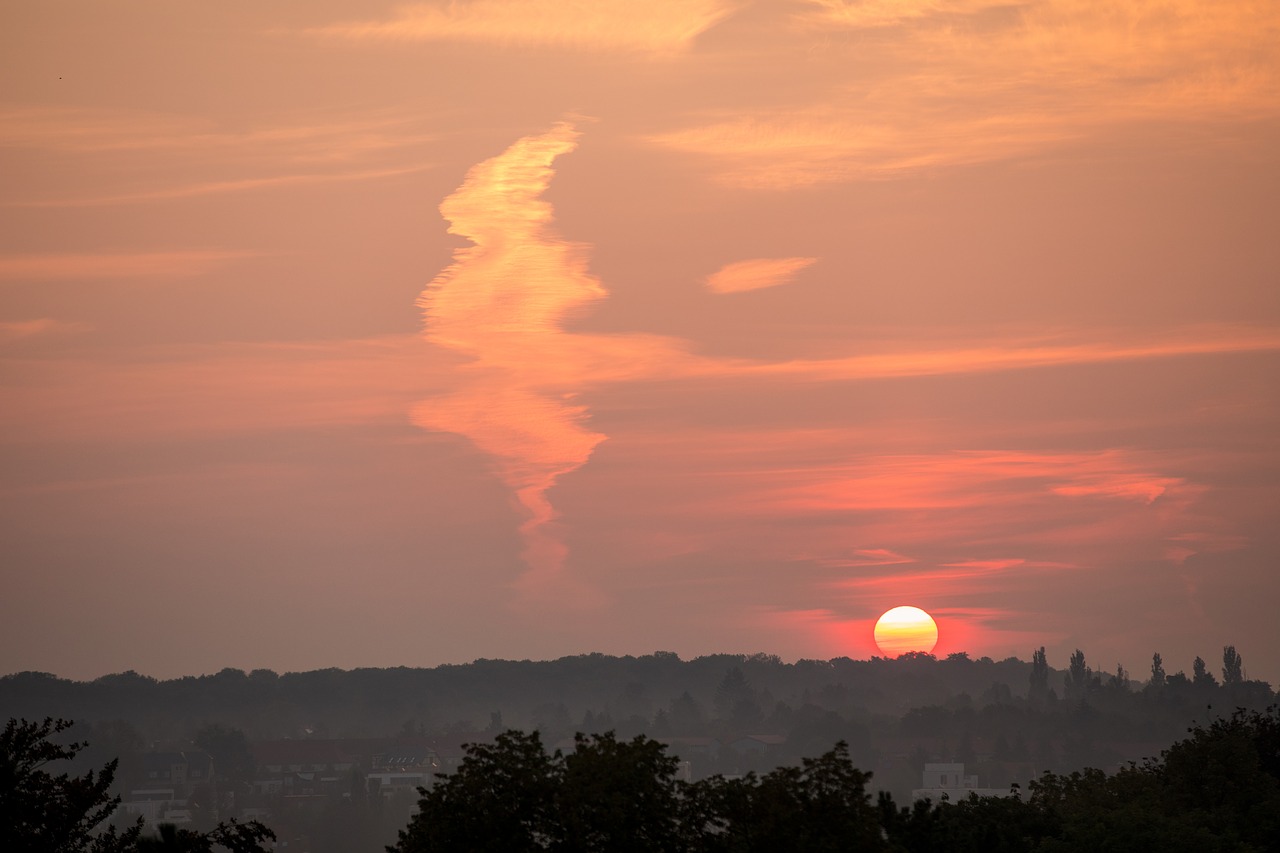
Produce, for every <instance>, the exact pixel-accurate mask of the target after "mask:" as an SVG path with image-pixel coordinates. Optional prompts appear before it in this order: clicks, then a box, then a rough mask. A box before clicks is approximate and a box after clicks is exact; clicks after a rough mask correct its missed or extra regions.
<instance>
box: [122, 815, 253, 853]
mask: <svg viewBox="0 0 1280 853" xmlns="http://www.w3.org/2000/svg"><path fill="white" fill-rule="evenodd" d="M156 831H157V834H156V835H154V836H143V837H142V838H139V839H138V842H137V846H136V847H135V848H133V849H135V850H136V851H137V853H213V850H214V846H215V845H217V846H218V847H219V848H225V849H226V850H229V851H231V853H267V851H268V848H267V847H265V846H264V845H265V844H266V842H268V841H275V838H276V835H275V833H274V832H272V831H271V830H270V829H268V828H267V827H265V826H263V825H262V824H260V823H258V822H257V821H256V820H255V821H249V822H248V823H237V822H236V820H235V818H232V819H231V821H230V822H228V823H220V824H218V825H217V827H216V828H214V829H213V830H212V831H210V832H196V831H194V830H190V829H179V828H178V827H176V826H174V825H173V824H171V823H162V824H160V825H159V826H157V827H156Z"/></svg>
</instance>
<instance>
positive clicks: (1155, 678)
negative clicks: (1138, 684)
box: [1149, 652, 1165, 690]
mask: <svg viewBox="0 0 1280 853" xmlns="http://www.w3.org/2000/svg"><path fill="white" fill-rule="evenodd" d="M1164 679H1165V675H1164V660H1163V659H1162V658H1161V657H1160V653H1159V652H1156V653H1155V654H1153V655H1152V656H1151V681H1150V682H1149V683H1150V685H1151V686H1152V687H1154V688H1156V689H1157V690H1158V689H1160V688H1161V687H1164Z"/></svg>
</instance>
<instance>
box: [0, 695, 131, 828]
mask: <svg viewBox="0 0 1280 853" xmlns="http://www.w3.org/2000/svg"><path fill="white" fill-rule="evenodd" d="M71 725H72V723H71V722H70V721H69V720H54V719H52V718H46V719H45V720H44V722H41V723H35V722H30V721H28V720H9V722H8V724H7V725H6V726H5V728H4V734H3V735H0V833H3V835H0V840H2V842H3V843H0V847H3V849H5V850H7V851H11V853H28V851H30V853H37V851H41V853H43V851H48V853H54V851H57V853H78V851H88V853H116V851H126V850H131V849H133V844H134V843H135V842H136V840H137V838H138V834H139V832H140V831H141V830H140V828H139V827H138V826H133V827H130V828H128V829H126V830H124V831H123V832H121V831H118V830H117V829H116V828H115V827H107V828H105V830H103V831H101V832H95V830H97V828H98V826H99V825H100V824H103V823H104V822H105V821H106V820H107V818H108V817H110V816H111V813H112V812H113V811H114V810H115V808H116V806H117V805H118V804H119V802H120V799H119V798H118V797H112V796H111V795H110V794H109V793H108V791H109V790H110V788H111V782H112V779H113V778H114V777H115V771H116V762H115V761H111V762H109V763H108V764H107V765H106V766H105V767H103V768H102V769H101V770H100V771H98V772H96V773H95V772H94V771H92V770H90V771H89V772H88V773H85V774H84V775H83V776H71V775H69V774H67V773H61V774H59V775H56V776H55V775H53V774H52V773H50V772H49V771H48V770H47V769H46V766H47V765H49V764H51V763H53V762H58V761H69V760H71V759H73V758H75V756H76V753H78V752H79V751H80V750H81V749H83V748H84V746H85V744H83V743H70V744H67V745H65V746H64V745H61V744H58V743H56V742H55V741H54V740H52V738H54V737H56V736H57V735H59V734H61V733H62V732H64V731H66V730H67V729H69V728H71Z"/></svg>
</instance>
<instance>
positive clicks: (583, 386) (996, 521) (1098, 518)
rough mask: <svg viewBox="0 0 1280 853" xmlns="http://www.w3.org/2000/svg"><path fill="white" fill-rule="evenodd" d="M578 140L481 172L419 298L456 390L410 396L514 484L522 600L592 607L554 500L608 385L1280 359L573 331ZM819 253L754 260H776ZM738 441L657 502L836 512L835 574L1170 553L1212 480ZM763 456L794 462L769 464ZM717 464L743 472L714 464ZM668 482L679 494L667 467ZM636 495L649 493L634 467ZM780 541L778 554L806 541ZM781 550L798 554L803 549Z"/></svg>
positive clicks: (1009, 342)
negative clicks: (820, 351)
mask: <svg viewBox="0 0 1280 853" xmlns="http://www.w3.org/2000/svg"><path fill="white" fill-rule="evenodd" d="M577 140H578V132H577V130H576V129H575V128H574V127H573V126H572V125H570V124H567V123H562V124H559V125H556V126H555V127H553V128H551V129H550V130H549V131H547V132H546V133H542V134H536V135H533V136H528V137H525V138H522V139H520V140H517V141H516V142H515V143H514V144H512V145H511V146H510V147H509V148H508V149H507V150H506V151H504V152H502V153H501V154H499V155H498V156H496V157H493V158H491V159H489V160H486V161H484V162H482V163H480V164H478V165H476V166H475V167H473V168H472V169H471V170H470V172H468V174H467V176H466V178H465V180H464V181H463V183H462V185H461V186H460V187H459V188H458V189H457V190H456V191H455V192H454V193H452V194H451V195H450V196H449V197H448V198H446V199H445V200H444V202H443V203H442V204H441V206H440V209H441V213H442V214H443V215H444V217H445V219H447V220H448V221H449V223H450V225H449V231H450V232H451V233H453V234H457V235H459V236H462V237H465V238H467V239H468V240H469V241H470V242H471V245H470V246H468V247H466V248H462V249H459V250H457V251H456V252H455V255H454V260H453V263H452V264H451V265H450V266H449V267H448V268H446V269H445V270H444V271H443V272H441V273H440V274H439V275H438V276H437V277H436V278H435V280H434V281H432V282H431V284H430V285H428V286H427V288H426V289H425V290H424V291H423V293H422V296H421V305H422V307H423V309H424V319H425V328H424V332H423V339H424V340H425V341H426V342H428V343H430V344H432V345H434V346H435V347H438V348H441V349H444V350H448V351H451V352H454V353H456V354H458V355H459V356H461V357H464V358H466V359H467V361H466V363H464V364H462V365H460V366H459V367H458V368H457V369H456V370H455V371H454V377H455V382H454V385H453V387H452V390H451V391H450V392H449V393H445V394H441V395H438V396H433V397H431V398H429V399H424V400H423V401H422V402H421V403H420V404H418V405H417V406H416V407H415V408H414V409H413V421H414V423H415V424H417V425H418V426H420V427H422V428H424V429H427V430H432V431H444V432H451V433H455V434H457V435H461V436H464V437H465V438H467V439H468V440H469V441H470V442H471V443H472V444H473V445H474V446H475V447H476V448H477V449H478V450H480V451H481V452H482V453H484V454H485V455H486V456H487V457H488V458H489V460H490V461H491V464H492V466H493V470H494V472H495V473H496V475H497V476H498V477H499V478H501V480H502V481H503V483H504V484H505V485H506V486H507V487H508V489H510V491H511V494H512V495H513V498H514V501H515V503H516V505H517V507H518V508H519V511H520V513H521V515H522V521H521V527H520V530H521V534H522V536H523V538H524V545H525V550H524V559H525V563H526V566H527V572H526V573H525V575H524V577H523V578H522V585H521V586H522V589H524V590H525V591H526V592H527V593H528V594H530V595H535V596H537V595H540V596H542V597H544V598H555V599H557V600H561V601H566V600H567V601H570V602H578V603H583V602H586V601H590V600H593V599H592V592H591V591H590V590H588V589H586V588H585V587H583V586H582V585H581V583H580V582H579V581H577V580H575V579H573V578H571V577H570V573H569V572H568V571H567V570H566V559H567V554H568V551H567V547H566V544H565V539H564V537H563V531H562V530H561V528H560V527H559V523H558V512H557V509H556V507H555V506H554V505H553V503H552V500H551V494H552V490H553V488H554V487H555V486H556V484H557V482H559V481H560V480H561V479H562V478H564V477H566V476H567V475H568V474H570V473H572V472H575V471H577V470H579V469H580V468H581V467H582V466H584V465H585V464H586V463H587V461H588V460H589V459H591V457H592V455H593V454H594V453H595V451H596V448H597V447H598V446H599V444H600V443H601V442H602V441H604V440H605V435H604V433H603V432H602V431H600V430H598V429H596V428H593V427H592V426H590V425H589V424H588V422H587V418H588V415H589V412H588V410H587V407H586V404H585V403H584V402H582V401H584V400H586V399H587V398H586V396H585V395H586V394H587V393H589V392H592V391H598V390H599V389H601V388H602V387H604V386H609V385H614V384H618V383H630V382H641V381H643V382H651V381H654V380H658V381H661V382H663V383H666V384H667V385H668V387H670V385H671V384H672V383H681V382H684V383H690V384H691V387H695V388H696V387H700V386H698V384H697V383H700V382H715V383H724V382H734V381H740V382H743V383H749V384H751V385H752V386H753V387H758V385H759V383H760V382H762V381H765V380H770V379H774V380H778V381H780V382H786V383H789V384H793V385H794V384H795V383H797V382H813V383H820V382H831V383H848V382H859V381H866V380H885V379H895V378H910V377H922V376H945V375H952V374H978V373H991V372H1000V371H1013V370H1031V369H1038V368H1045V367H1061V366H1065V365H1093V364H1104V363H1117V362H1124V361H1133V360H1140V359H1164V358H1181V357H1187V356H1197V355H1198V356H1207V355H1219V354H1230V353H1246V352H1249V353H1251V352H1275V351H1280V332H1278V331H1277V330H1273V329H1265V328H1257V329H1241V328H1235V327H1222V328H1203V329H1184V330H1174V331H1169V332H1164V333H1162V334H1159V335H1152V336H1151V337H1150V338H1148V339H1142V338H1135V336H1134V334H1133V333H1132V332H1127V333H1125V334H1124V335H1119V334H1117V335H1116V336H1115V337H1116V338H1117V340H1120V341H1121V342H1115V341H1110V340H1093V341H1076V342H1065V343H1064V342H1046V341H1044V340H1043V339H1029V338H1015V337H1010V338H1009V339H1006V340H998V341H989V340H988V341H984V342H982V343H978V344H973V345H965V344H950V345H947V346H938V347H937V348H929V347H927V346H921V345H919V344H918V343H917V342H913V343H912V345H901V346H900V347H898V348H893V347H892V346H888V347H884V345H881V346H882V347H884V349H882V351H880V352H864V353H862V354H858V355H851V356H844V357H834V358H828V359H802V360H792V361H774V362H767V361H748V360H744V359H729V358H716V357H710V356H701V355H698V354H696V353H692V352H691V351H690V350H689V348H688V347H687V345H686V344H684V343H682V342H681V341H678V340H674V339H670V338H663V337H659V336H653V335H625V334H587V333H582V332H577V331H572V330H569V329H567V328H566V324H567V323H568V321H569V320H571V319H572V318H574V317H576V316H579V315H580V314H581V313H582V312H584V311H586V310H587V309H589V308H590V307H591V306H592V305H593V304H595V303H597V302H598V301H599V300H600V299H601V298H602V297H603V296H604V294H605V288H604V286H603V284H602V283H601V281H600V280H599V279H598V278H596V277H595V276H594V275H592V274H591V272H590V270H589V265H588V260H589V259H588V252H587V248H586V247H585V246H583V245H580V244H577V243H573V242H570V241H568V240H566V239H565V238H564V237H563V236H561V235H560V234H559V233H558V232H557V231H556V230H555V229H554V227H553V221H554V210H553V208H552V206H551V204H550V203H549V202H547V201H546V200H545V198H544V197H543V196H544V193H545V192H546V190H547V189H548V187H549V186H550V183H551V181H552V178H553V177H554V171H555V163H556V161H557V159H558V158H559V157H562V156H564V155H566V154H568V153H570V152H572V151H573V150H574V149H575V147H576V145H577ZM808 261H809V259H807V258H792V259H781V261H779V260H777V259H762V260H761V261H757V262H752V263H764V264H781V265H782V266H784V267H785V266H788V265H794V266H801V265H803V264H804V263H807V262H808ZM775 269H776V267H775ZM1094 334H1098V333H1097V332H1095V333H1094ZM719 387H721V388H723V387H724V386H723V385H721V386H719ZM784 417H785V415H784ZM887 428H888V427H886V429H887ZM691 434H692V433H691V431H689V430H687V429H686V430H684V431H683V433H682V434H681V436H678V437H676V438H675V439H672V438H671V437H670V436H660V437H658V438H657V439H656V440H657V441H659V442H661V441H663V440H666V441H668V442H670V441H673V440H674V441H680V440H682V438H683V437H684V436H689V435H691ZM741 438H742V439H743V440H742V441H741V442H737V441H736V440H735V436H733V435H730V434H728V433H726V432H724V431H723V430H721V431H716V432H714V433H707V434H701V435H695V436H694V437H693V439H692V440H693V442H694V445H696V447H692V446H691V447H687V448H677V449H676V450H675V451H674V452H677V453H678V452H680V451H681V450H688V451H689V452H691V453H696V456H697V462H696V463H691V467H690V469H689V470H690V472H692V473H691V474H690V478H691V479H690V482H689V488H688V490H687V493H685V492H683V491H682V492H680V493H679V494H669V495H667V496H666V497H665V498H663V500H665V501H666V503H665V504H664V507H665V511H671V507H673V506H679V507H680V508H681V509H682V510H684V509H688V510H689V513H690V514H696V515H698V517H700V518H706V517H713V516H716V515H720V516H724V515H726V514H731V515H732V516H733V517H734V518H735V519H737V520H739V521H740V520H741V519H744V518H750V519H756V520H757V521H758V522H759V526H760V528H761V529H762V530H763V529H764V528H767V527H768V526H769V525H771V524H775V523H789V524H793V523H799V522H797V520H798V519H803V524H805V525H807V527H809V528H813V529H817V528H819V527H821V525H823V524H829V525H832V527H833V530H832V532H831V534H830V535H828V534H827V533H826V532H823V533H822V534H821V536H820V537H817V538H815V540H814V544H813V548H812V552H811V553H808V554H806V555H805V556H803V557H802V558H801V559H804V560H806V561H808V562H809V563H811V564H814V565H817V566H821V567H823V568H824V569H826V570H830V569H832V568H835V569H846V570H857V569H859V568H863V567H866V568H880V569H882V570H883V567H885V566H895V565H898V564H902V563H911V564H913V565H914V569H915V570H918V571H926V572H934V573H940V574H937V577H936V580H938V581H939V582H940V583H941V582H945V581H946V580H947V579H948V578H953V577H960V576H962V575H966V574H973V573H975V572H986V573H990V572H991V571H994V570H996V568H997V567H1012V566H1013V564H1012V563H997V562H992V561H1006V560H1010V559H1013V558H1009V557H1008V556H1007V554H1008V552H1007V551H1006V552H1005V553H1001V554H991V553H990V543H991V542H992V541H1000V542H1002V543H1004V544H1005V546H1006V547H1018V548H1025V550H1026V553H1025V554H1020V555H1019V556H1018V557H1017V558H1016V559H1018V560H1024V561H1026V562H1025V563H1024V564H1020V565H1021V566H1022V567H1023V568H1026V567H1029V566H1035V567H1038V568H1044V569H1045V570H1047V569H1048V567H1049V566H1050V563H1054V564H1055V565H1064V564H1066V563H1067V562H1068V560H1065V559H1064V560H1051V559H1050V558H1049V556H1048V555H1047V554H1046V553H1045V551H1046V549H1059V550H1061V551H1063V553H1069V554H1070V555H1071V557H1070V558H1069V562H1070V563H1072V564H1076V563H1084V562H1087V561H1088V559H1090V558H1091V557H1092V555H1094V554H1096V549H1098V548H1102V547H1106V548H1113V549H1115V548H1116V547H1117V546H1119V545H1121V544H1123V543H1124V542H1130V543H1137V544H1136V545H1135V546H1134V548H1136V550H1137V551H1138V552H1139V556H1144V557H1145V556H1150V552H1151V549H1152V548H1153V547H1154V548H1157V550H1158V548H1160V547H1166V546H1167V545H1168V537H1170V536H1172V535H1176V534H1177V533H1180V532H1182V531H1184V530H1186V529H1188V525H1190V524H1192V522H1193V521H1194V519H1192V518H1191V517H1190V516H1189V515H1188V512H1189V508H1190V507H1191V506H1192V504H1193V503H1194V501H1195V500H1196V498H1197V497H1198V496H1199V495H1200V494H1201V492H1202V491H1203V489H1202V487H1200V486H1199V485H1197V484H1196V483H1193V482H1191V481H1189V480H1188V479H1187V478H1185V477H1183V476H1180V475H1178V474H1175V473H1170V472H1168V471H1166V470H1164V469H1163V467H1162V464H1161V463H1159V462H1157V461H1154V460H1153V459H1151V458H1148V457H1144V456H1141V455H1139V454H1135V453H1133V452H1131V451H1128V450H1126V449H1125V448H1122V447H1109V448H1107V449H1101V450H1088V451H1043V452H1034V451H1026V450H1008V449H981V448H980V449H973V450H968V451H964V450H955V449H952V448H950V447H948V448H945V449H941V450H938V449H933V448H931V449H930V451H929V452H919V451H916V452H912V451H911V449H910V447H911V446H910V444H909V442H908V443H905V444H902V446H903V448H904V452H902V453H897V454H885V455H881V456H867V455H863V454H858V453H856V452H849V451H847V450H846V451H838V455H837V456H836V457H835V458H834V459H833V457H832V455H831V453H830V452H822V451H815V453H814V454H813V455H814V459H815V461H814V462H812V464H809V463H800V464H797V463H796V461H795V458H794V454H793V452H792V451H793V449H794V448H795V447H796V446H804V447H811V446H812V445H813V443H814V442H815V441H821V442H825V443H826V444H828V445H831V446H832V447H828V448H826V450H832V448H833V447H837V446H846V447H847V446H849V445H850V444H851V443H853V444H856V442H857V439H858V435H857V434H856V433H851V432H850V431H849V430H840V429H833V430H829V431H822V430H813V429H809V430H803V429H802V430H789V429H786V428H783V429H780V430H778V431H776V432H775V433H774V434H772V435H763V436H762V435H760V434H759V433H758V431H757V432H753V433H752V434H751V435H744V436H741ZM699 442H701V443H699ZM833 452H837V451H833ZM771 454H772V455H776V456H777V458H778V459H780V460H783V461H782V462H781V463H780V464H781V465H782V466H783V467H778V468H771V467H770V466H769V464H768V463H766V462H762V456H763V457H764V458H765V459H769V458H771ZM746 460H749V461H746ZM744 464H745V465H746V468H745V470H744V468H743V467H742V466H743V465H744ZM726 470H728V472H729V473H731V474H732V475H734V476H731V477H729V478H718V477H716V474H719V473H725V472H726ZM664 484H665V486H666V487H667V488H668V489H669V486H670V480H669V479H668V480H666V481H664ZM629 487H630V488H633V489H640V488H643V487H644V484H643V481H642V478H640V479H633V480H632V481H630V486H629ZM632 520H634V519H632ZM925 521H927V525H926V524H922V522H925ZM677 526H678V525H677ZM837 527H838V528H839V530H838V532H837V531H836V530H835V528H837ZM735 531H737V532H736V533H735V535H736V536H738V537H739V539H740V541H739V542H738V543H736V545H735V546H734V547H742V548H744V549H748V550H749V549H750V548H755V547H756V546H757V545H761V543H763V545H761V547H762V548H764V549H765V550H762V551H760V552H759V553H757V554H755V555H754V556H756V557H759V555H760V553H765V551H766V550H767V548H768V547H774V546H776V543H774V545H773V546H770V545H768V543H767V542H764V540H767V539H768V534H767V532H761V533H759V534H758V535H757V533H755V532H754V531H753V532H752V533H749V534H746V535H742V534H741V532H740V530H739V529H738V526H737V525H735ZM715 538H716V534H715V533H714V532H711V533H708V532H706V531H705V530H700V531H694V532H685V531H682V530H679V529H677V530H675V531H674V532H672V536H671V539H670V540H669V545H670V547H669V550H672V551H673V552H679V553H692V552H693V551H695V550H697V548H699V547H700V546H701V543H704V542H709V541H710V540H712V539H715ZM787 541H788V542H789V543H791V544H789V545H788V547H791V545H792V544H794V543H793V540H792V539H791V538H790V537H787ZM1152 543H1155V545H1152ZM1148 546H1150V547H1148ZM908 554H909V555H910V556H909V557H908V556H903V555H908ZM774 556H776V557H778V558H780V559H791V560H795V559H798V558H797V556H796V554H795V553H794V552H793V553H790V554H788V555H774ZM939 564H947V565H946V567H945V568H938V566H939ZM922 577H925V576H923V575H922Z"/></svg>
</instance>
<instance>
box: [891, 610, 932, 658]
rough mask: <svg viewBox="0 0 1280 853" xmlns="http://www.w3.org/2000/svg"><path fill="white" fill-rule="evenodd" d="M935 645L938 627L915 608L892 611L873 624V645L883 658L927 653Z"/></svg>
mask: <svg viewBox="0 0 1280 853" xmlns="http://www.w3.org/2000/svg"><path fill="white" fill-rule="evenodd" d="M937 644H938V624H937V623H936V622H934V621H933V617H932V616H930V615H929V614H928V613H925V612H924V611H923V610H921V609H920V608H919V607H895V608H893V609H892V610H887V611H885V613H884V615H882V616H881V617H880V618H879V620H877V621H876V645H877V646H879V647H880V651H882V652H884V653H885V654H886V655H891V656H894V657H896V656H898V655H900V654H903V653H905V652H931V651H933V647H934V646H935V645H937Z"/></svg>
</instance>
